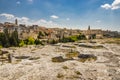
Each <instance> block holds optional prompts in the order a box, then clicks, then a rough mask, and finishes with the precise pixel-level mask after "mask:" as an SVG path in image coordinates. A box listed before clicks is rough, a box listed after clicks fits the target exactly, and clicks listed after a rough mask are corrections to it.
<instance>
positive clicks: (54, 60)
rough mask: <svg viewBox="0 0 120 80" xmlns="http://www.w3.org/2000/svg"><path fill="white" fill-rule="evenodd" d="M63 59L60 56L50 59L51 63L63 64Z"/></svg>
mask: <svg viewBox="0 0 120 80" xmlns="http://www.w3.org/2000/svg"><path fill="white" fill-rule="evenodd" d="M64 61H65V60H64V58H63V57H62V56H58V57H53V58H52V62H64Z"/></svg>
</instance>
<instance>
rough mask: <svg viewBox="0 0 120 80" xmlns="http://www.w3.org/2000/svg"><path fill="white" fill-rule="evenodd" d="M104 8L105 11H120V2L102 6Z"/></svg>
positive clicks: (118, 0) (116, 1)
mask: <svg viewBox="0 0 120 80" xmlns="http://www.w3.org/2000/svg"><path fill="white" fill-rule="evenodd" d="M101 7H102V8H104V9H111V10H115V9H119V8H120V0H114V1H113V3H112V4H108V3H106V4H104V5H101Z"/></svg>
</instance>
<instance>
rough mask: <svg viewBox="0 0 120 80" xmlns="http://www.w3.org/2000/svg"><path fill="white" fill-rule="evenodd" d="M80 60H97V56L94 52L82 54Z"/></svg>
mask: <svg viewBox="0 0 120 80" xmlns="http://www.w3.org/2000/svg"><path fill="white" fill-rule="evenodd" d="M78 57H79V59H78V61H80V62H85V61H96V60H97V56H95V55H92V54H80V55H79V56H78Z"/></svg>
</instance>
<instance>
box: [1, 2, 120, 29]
mask: <svg viewBox="0 0 120 80" xmlns="http://www.w3.org/2000/svg"><path fill="white" fill-rule="evenodd" d="M15 18H17V19H18V21H19V23H22V24H27V25H32V24H38V25H41V26H46V27H61V28H62V27H66V28H78V29H87V27H88V25H91V28H97V29H103V30H107V29H108V30H117V31H120V22H119V21H120V0H0V22H6V21H10V22H13V21H14V19H15Z"/></svg>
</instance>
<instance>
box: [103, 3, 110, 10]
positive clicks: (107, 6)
mask: <svg viewBox="0 0 120 80" xmlns="http://www.w3.org/2000/svg"><path fill="white" fill-rule="evenodd" d="M101 7H102V8H105V9H110V8H111V5H109V4H104V5H101Z"/></svg>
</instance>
